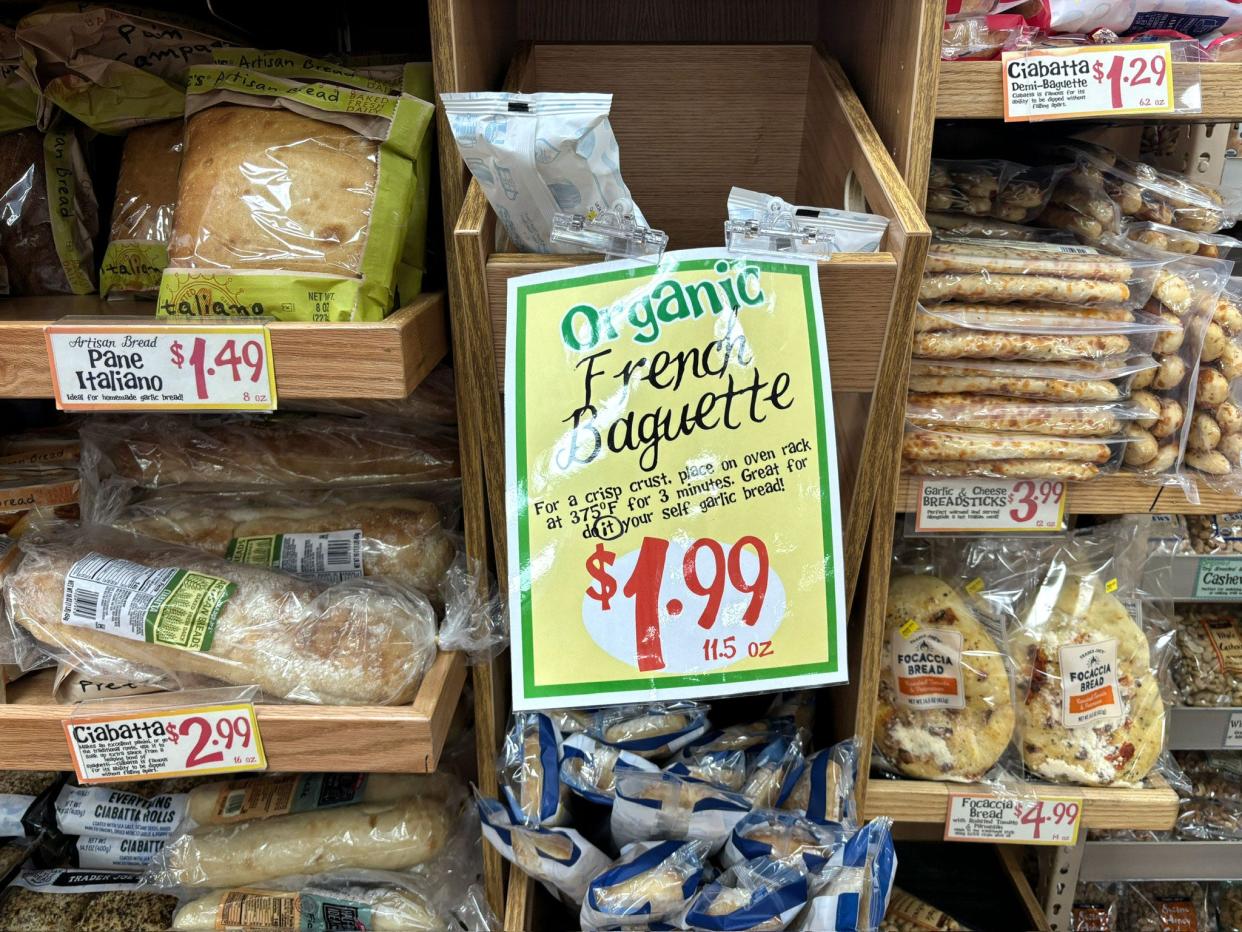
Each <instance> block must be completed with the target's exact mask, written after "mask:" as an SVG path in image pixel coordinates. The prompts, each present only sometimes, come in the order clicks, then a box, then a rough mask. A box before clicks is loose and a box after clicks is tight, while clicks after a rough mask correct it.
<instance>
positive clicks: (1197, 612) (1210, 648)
mask: <svg viewBox="0 0 1242 932" xmlns="http://www.w3.org/2000/svg"><path fill="white" fill-rule="evenodd" d="M1174 626H1175V631H1176V641H1175V644H1176V648H1175V650H1174V653H1173V657H1172V662H1171V663H1170V665H1169V672H1170V675H1171V676H1172V679H1173V685H1174V686H1175V687H1176V690H1177V696H1178V698H1179V699H1180V700H1181V702H1182V704H1184V705H1192V706H1238V705H1242V626H1240V625H1239V618H1238V615H1237V613H1236V612H1234V611H1232V610H1231V607H1230V606H1224V605H1221V606H1211V605H1181V606H1179V607H1178V612H1177V614H1176V616H1175V617H1174Z"/></svg>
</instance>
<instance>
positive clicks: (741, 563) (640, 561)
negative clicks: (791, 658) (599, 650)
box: [584, 535, 785, 673]
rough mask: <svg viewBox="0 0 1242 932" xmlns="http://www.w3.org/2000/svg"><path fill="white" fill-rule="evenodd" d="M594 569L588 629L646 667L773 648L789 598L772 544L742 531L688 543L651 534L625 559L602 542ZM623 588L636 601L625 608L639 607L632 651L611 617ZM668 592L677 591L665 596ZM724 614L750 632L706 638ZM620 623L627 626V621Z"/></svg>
mask: <svg viewBox="0 0 1242 932" xmlns="http://www.w3.org/2000/svg"><path fill="white" fill-rule="evenodd" d="M670 550H673V551H674V553H673V555H672V559H670ZM614 564H616V566H614ZM618 570H620V572H619V573H618V572H617V571H618ZM586 571H587V575H589V576H590V577H591V582H590V583H589V584H588V586H587V587H586V604H585V605H584V617H585V618H586V621H587V626H588V629H592V628H593V627H594V628H596V629H600V630H592V631H591V633H592V636H593V637H595V638H596V640H597V641H600V642H601V644H603V646H605V649H609V650H610V652H612V653H614V654H615V655H617V656H624V659H626V661H627V662H633V663H635V664H636V665H637V667H638V669H639V671H640V672H643V673H650V672H655V671H663V670H671V671H674V672H685V671H686V670H687V669H691V668H697V667H702V666H703V665H704V663H707V664H715V665H718V664H719V663H721V662H727V661H731V660H734V659H736V658H741V657H767V656H770V655H771V654H772V653H773V648H772V642H771V640H770V638H768V635H769V634H770V631H771V629H773V628H774V627H775V624H776V623H779V619H780V617H781V616H782V615H783V614H784V602H785V596H784V589H783V587H781V585H780V582H779V580H778V579H777V578H776V574H775V573H773V572H772V568H771V564H770V562H769V560H768V548H767V545H766V544H765V543H764V542H763V541H762V540H760V539H759V538H758V537H755V536H752V535H748V536H745V537H741V538H739V539H738V540H737V541H736V542H734V543H733V544H731V545H730V544H723V543H721V542H720V541H717V540H713V539H712V538H709V537H701V538H699V539H698V540H695V541H694V542H693V543H691V544H689V545H688V546H685V545H683V544H680V543H676V542H675V543H673V544H672V545H670V542H669V541H667V540H665V539H663V538H659V537H644V538H643V542H642V545H641V547H640V548H639V549H638V551H637V553H636V554H635V553H630V554H627V555H626V556H625V557H623V558H622V560H621V562H620V563H618V561H617V554H616V553H615V552H614V551H612V550H609V549H608V548H607V547H606V546H605V545H604V544H603V543H598V544H596V546H595V550H594V551H593V552H592V553H590V554H589V555H588V556H587V558H586ZM618 576H621V577H622V578H623V579H624V582H621V581H620V580H619V579H618ZM618 592H619V593H620V596H621V597H622V598H624V599H625V600H629V601H627V602H625V603H623V604H624V613H625V614H628V613H629V612H631V611H632V612H633V628H632V630H633V637H632V640H631V641H630V642H629V644H628V645H625V647H624V650H623V645H622V642H621V639H620V638H619V637H618V636H617V634H618V632H617V630H616V624H615V623H613V622H610V621H608V619H611V618H613V616H614V615H617V614H618V612H619V611H620V609H618V607H617V604H616V603H617V599H618ZM774 592H775V593H776V597H775V599H773V598H772V595H773V593H774ZM665 595H668V596H670V597H669V598H668V599H667V600H665V598H664V596H665ZM691 599H693V600H694V601H695V602H699V601H700V600H701V603H700V606H699V608H698V610H697V618H695V619H694V621H690V618H691V617H693V612H691V613H690V614H686V613H687V604H688V602H689V601H690V600H691ZM592 603H593V604H592ZM683 616H684V617H683ZM722 618H725V619H727V620H728V622H729V624H730V625H736V624H738V623H740V626H741V627H740V630H741V632H743V633H739V634H725V635H724V636H713V637H707V638H703V635H702V633H703V632H712V631H717V632H718V631H719V629H718V628H717V627H716V626H717V623H718V622H720V620H721V619H722ZM615 621H619V622H621V623H622V624H624V622H625V619H624V618H623V617H618V618H616V619H615ZM593 622H594V625H593Z"/></svg>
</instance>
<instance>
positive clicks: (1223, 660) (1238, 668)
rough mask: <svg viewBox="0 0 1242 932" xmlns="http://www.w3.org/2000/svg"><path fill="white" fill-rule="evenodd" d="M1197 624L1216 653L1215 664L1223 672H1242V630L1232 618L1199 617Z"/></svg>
mask: <svg viewBox="0 0 1242 932" xmlns="http://www.w3.org/2000/svg"><path fill="white" fill-rule="evenodd" d="M1199 624H1201V625H1203V631H1204V633H1205V634H1206V635H1207V639H1208V643H1210V644H1211V645H1212V651H1213V653H1215V654H1216V665H1217V666H1218V667H1220V672H1221V673H1224V674H1234V673H1236V674H1242V632H1240V631H1238V627H1237V625H1235V624H1234V622H1233V619H1232V618H1227V617H1223V616H1212V617H1207V618H1200V619H1199Z"/></svg>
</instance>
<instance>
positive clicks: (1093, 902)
mask: <svg viewBox="0 0 1242 932" xmlns="http://www.w3.org/2000/svg"><path fill="white" fill-rule="evenodd" d="M1120 899H1121V885H1120V884H1113V883H1086V882H1080V883H1079V884H1078V886H1077V887H1076V888H1075V889H1074V905H1073V907H1072V909H1071V911H1070V929H1071V930H1072V932H1119V926H1118V925H1117V909H1118V904H1119V902H1120Z"/></svg>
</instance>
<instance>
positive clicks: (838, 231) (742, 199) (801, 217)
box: [726, 187, 888, 258]
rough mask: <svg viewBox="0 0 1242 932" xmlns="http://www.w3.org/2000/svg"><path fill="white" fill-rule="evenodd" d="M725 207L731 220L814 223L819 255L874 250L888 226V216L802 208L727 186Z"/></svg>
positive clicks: (828, 208) (824, 256) (777, 198)
mask: <svg viewBox="0 0 1242 932" xmlns="http://www.w3.org/2000/svg"><path fill="white" fill-rule="evenodd" d="M728 210H729V219H730V220H733V221H753V222H756V223H761V222H763V221H765V220H769V219H771V218H773V217H777V218H784V217H788V216H792V218H793V220H794V222H801V221H806V222H813V224H814V226H813V229H814V231H815V233H816V243H817V246H818V247H820V248H821V249H822V251H817V255H818V256H819V257H820V258H826V257H827V256H828V255H831V254H832V253H836V252H876V251H877V250H878V249H879V248H880V243H881V241H882V240H883V239H884V232H885V230H887V229H888V218H887V217H880V216H877V215H876V214H864V213H859V212H858V211H853V210H837V209H835V208H832V207H804V206H800V205H798V204H790V203H789V202H787V201H785V200H784V199H782V198H779V197H776V196H774V195H771V194H760V193H759V192H758V191H747V190H746V189H745V188H737V187H734V188H730V189H729V203H728ZM727 232H728V228H727V227H726V234H727ZM761 232H762V231H761ZM825 240H827V241H828V242H827V243H826V244H825V242H824V241H825Z"/></svg>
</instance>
